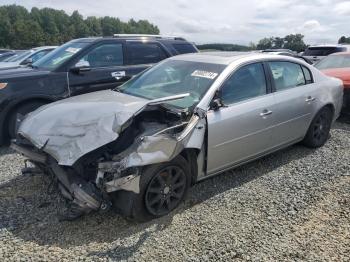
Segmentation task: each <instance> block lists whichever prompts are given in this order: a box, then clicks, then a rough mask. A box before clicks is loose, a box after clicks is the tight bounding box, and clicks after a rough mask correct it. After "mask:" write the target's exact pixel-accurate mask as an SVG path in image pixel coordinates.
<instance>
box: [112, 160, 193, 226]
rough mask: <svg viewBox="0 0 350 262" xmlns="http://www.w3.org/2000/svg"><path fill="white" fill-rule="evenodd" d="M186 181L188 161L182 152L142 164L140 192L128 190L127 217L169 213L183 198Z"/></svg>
mask: <svg viewBox="0 0 350 262" xmlns="http://www.w3.org/2000/svg"><path fill="white" fill-rule="evenodd" d="M190 181H191V176H190V168H189V164H188V162H187V161H186V160H185V159H184V158H183V157H182V156H177V157H176V158H175V159H173V160H172V161H170V162H166V163H161V164H156V165H151V166H149V167H146V168H145V169H144V171H143V172H142V174H141V179H140V193H139V194H134V193H128V195H129V197H131V198H133V200H132V205H131V209H132V210H131V212H130V214H131V216H129V217H128V218H130V219H131V220H135V221H148V220H151V219H154V218H157V217H161V216H164V215H167V214H169V213H170V212H171V211H173V210H174V209H176V208H177V207H178V206H179V204H180V203H181V202H182V201H183V199H184V198H185V196H186V193H187V191H188V188H189V186H190ZM115 200H116V201H118V199H115Z"/></svg>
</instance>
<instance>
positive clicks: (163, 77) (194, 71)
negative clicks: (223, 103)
mask: <svg viewBox="0 0 350 262" xmlns="http://www.w3.org/2000/svg"><path fill="white" fill-rule="evenodd" d="M224 68H225V65H220V64H208V63H200V62H190V61H181V60H167V61H164V62H162V63H160V64H158V65H156V66H154V67H153V68H151V69H150V70H147V71H145V72H144V73H142V74H140V75H138V76H136V77H135V78H133V79H132V80H130V81H128V82H126V83H125V84H124V85H122V86H120V87H119V88H118V90H119V91H120V92H123V93H126V94H130V95H134V96H139V97H143V98H147V99H150V100H152V99H157V98H163V97H167V96H172V95H177V94H184V93H189V94H190V96H188V97H185V98H182V99H179V100H174V101H171V102H167V104H171V105H173V106H176V107H180V108H189V107H192V106H194V105H196V104H197V103H198V102H199V101H200V100H201V99H202V97H203V96H204V94H205V93H206V92H207V90H208V89H209V87H210V86H211V85H212V84H213V82H214V80H215V79H216V78H217V76H218V75H219V74H220V73H221V72H222V71H223V70H224Z"/></svg>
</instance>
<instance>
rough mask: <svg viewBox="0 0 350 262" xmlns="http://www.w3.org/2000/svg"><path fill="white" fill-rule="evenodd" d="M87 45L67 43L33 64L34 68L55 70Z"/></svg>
mask: <svg viewBox="0 0 350 262" xmlns="http://www.w3.org/2000/svg"><path fill="white" fill-rule="evenodd" d="M88 44H89V43H79V42H73V43H72V42H68V43H66V44H64V45H62V46H60V47H58V48H56V49H55V50H54V51H52V52H51V53H49V54H47V55H46V56H44V57H43V58H42V59H40V60H38V61H37V62H35V63H34V64H33V66H34V67H37V68H43V69H47V70H55V69H56V68H57V67H59V66H60V65H62V64H63V63H64V62H65V61H67V60H68V59H69V58H70V57H72V56H73V55H75V54H76V53H78V52H79V51H80V50H81V49H82V48H84V47H85V46H87V45H88Z"/></svg>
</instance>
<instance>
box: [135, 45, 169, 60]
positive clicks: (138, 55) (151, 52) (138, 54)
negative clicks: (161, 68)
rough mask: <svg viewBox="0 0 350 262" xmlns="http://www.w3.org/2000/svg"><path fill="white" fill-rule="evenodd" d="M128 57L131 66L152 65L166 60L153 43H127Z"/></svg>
mask: <svg viewBox="0 0 350 262" xmlns="http://www.w3.org/2000/svg"><path fill="white" fill-rule="evenodd" d="M128 55H129V63H130V64H131V65H140V64H153V63H158V62H159V61H161V60H163V59H165V58H167V56H166V54H165V53H164V51H163V50H162V49H161V48H160V46H159V45H157V44H155V43H129V45H128Z"/></svg>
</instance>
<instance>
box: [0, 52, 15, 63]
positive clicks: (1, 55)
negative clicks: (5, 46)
mask: <svg viewBox="0 0 350 262" xmlns="http://www.w3.org/2000/svg"><path fill="white" fill-rule="evenodd" d="M14 55H16V53H15V52H13V51H9V52H5V53H0V62H2V61H4V60H6V59H8V58H10V57H11V56H14Z"/></svg>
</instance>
